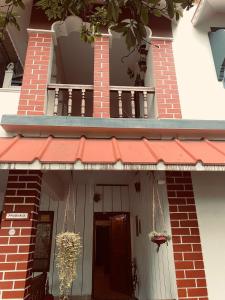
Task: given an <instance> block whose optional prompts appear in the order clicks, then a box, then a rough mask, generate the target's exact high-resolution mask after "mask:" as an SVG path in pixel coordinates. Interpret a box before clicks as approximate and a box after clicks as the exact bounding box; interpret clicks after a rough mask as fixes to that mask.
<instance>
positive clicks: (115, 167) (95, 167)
mask: <svg viewBox="0 0 225 300" xmlns="http://www.w3.org/2000/svg"><path fill="white" fill-rule="evenodd" d="M0 169H2V170H43V171H45V170H47V171H51V170H64V171H65V170H78V171H89V170H92V171H225V165H203V164H202V163H201V162H200V161H199V162H197V164H196V165H166V164H164V162H162V161H161V162H159V163H158V164H123V163H122V162H121V161H118V162H116V163H115V164H91V163H82V162H81V161H77V162H75V163H60V164H59V163H44V164H43V163H40V161H38V160H36V161H34V162H33V163H31V164H28V163H1V164H0Z"/></svg>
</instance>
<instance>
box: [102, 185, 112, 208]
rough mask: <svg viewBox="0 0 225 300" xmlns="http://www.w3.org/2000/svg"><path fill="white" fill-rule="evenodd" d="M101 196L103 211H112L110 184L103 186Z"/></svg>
mask: <svg viewBox="0 0 225 300" xmlns="http://www.w3.org/2000/svg"><path fill="white" fill-rule="evenodd" d="M103 189H104V192H103V198H104V207H103V211H104V212H111V211H112V196H113V194H112V186H104V187H103Z"/></svg>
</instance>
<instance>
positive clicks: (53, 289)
mask: <svg viewBox="0 0 225 300" xmlns="http://www.w3.org/2000/svg"><path fill="white" fill-rule="evenodd" d="M59 205H60V203H59V201H54V200H52V199H50V205H49V210H50V211H54V222H53V233H52V249H51V260H50V272H49V286H50V291H51V293H53V294H54V295H58V293H59V290H58V287H57V284H56V282H55V279H56V276H55V275H54V274H56V272H57V270H56V266H55V255H56V240H55V238H56V235H57V231H58V230H59V228H58V226H59V224H58V219H59V218H60V216H59V213H60V211H59Z"/></svg>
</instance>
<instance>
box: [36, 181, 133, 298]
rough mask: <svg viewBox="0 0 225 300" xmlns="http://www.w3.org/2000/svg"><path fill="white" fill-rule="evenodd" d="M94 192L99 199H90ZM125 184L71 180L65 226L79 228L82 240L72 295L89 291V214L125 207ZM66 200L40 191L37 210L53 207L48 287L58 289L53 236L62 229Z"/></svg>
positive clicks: (90, 228) (126, 196)
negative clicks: (71, 186)
mask: <svg viewBox="0 0 225 300" xmlns="http://www.w3.org/2000/svg"><path fill="white" fill-rule="evenodd" d="M94 192H95V193H100V194H101V201H99V202H94V201H93V196H94ZM128 192H129V191H128V187H127V186H121V187H120V186H111V185H104V186H103V185H102V186H97V185H96V186H94V185H93V184H83V183H82V184H76V183H74V189H73V195H71V197H70V200H69V210H68V216H67V219H68V221H67V222H66V223H67V229H68V230H69V231H75V232H79V233H80V235H81V238H82V242H83V249H82V254H81V258H80V260H79V262H78V269H77V273H78V278H77V279H76V280H75V282H74V283H73V286H72V289H71V292H72V295H90V294H91V292H92V251H93V216H94V212H112V211H116V212H120V211H126V212H128V211H129V205H130V204H129V195H128ZM65 207H66V201H65V200H64V201H56V200H55V199H53V198H50V197H49V196H48V195H47V194H46V191H43V192H42V197H41V205H40V210H50V211H54V227H53V239H52V255H51V263H50V272H49V284H50V291H51V292H52V293H53V295H55V296H57V295H58V293H59V290H58V287H59V283H58V278H57V268H56V263H55V258H56V243H55V238H56V235H57V234H58V233H60V232H61V231H62V230H63V223H64V216H65Z"/></svg>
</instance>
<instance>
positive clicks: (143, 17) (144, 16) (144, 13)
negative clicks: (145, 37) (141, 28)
mask: <svg viewBox="0 0 225 300" xmlns="http://www.w3.org/2000/svg"><path fill="white" fill-rule="evenodd" d="M148 14H149V10H148V8H147V7H144V6H143V7H142V9H141V21H142V23H143V24H145V25H148V19H149V18H148Z"/></svg>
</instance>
